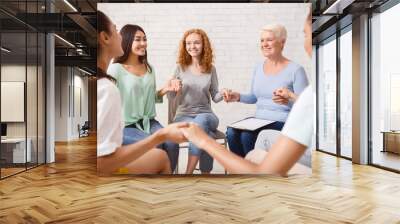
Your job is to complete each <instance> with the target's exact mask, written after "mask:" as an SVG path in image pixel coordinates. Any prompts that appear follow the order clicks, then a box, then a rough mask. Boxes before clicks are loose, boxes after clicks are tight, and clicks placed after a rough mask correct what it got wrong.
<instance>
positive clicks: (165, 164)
mask: <svg viewBox="0 0 400 224" xmlns="http://www.w3.org/2000/svg"><path fill="white" fill-rule="evenodd" d="M153 150H154V154H155V158H156V160H157V161H156V162H157V163H158V164H160V168H161V169H162V170H163V172H164V173H171V163H170V160H169V157H168V154H167V152H166V151H164V150H162V149H159V148H155V149H153Z"/></svg>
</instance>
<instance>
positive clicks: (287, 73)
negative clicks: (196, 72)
mask: <svg viewBox="0 0 400 224" xmlns="http://www.w3.org/2000/svg"><path fill="white" fill-rule="evenodd" d="M286 38H287V32H286V28H285V27H284V26H282V25H278V24H275V25H268V26H265V27H263V29H262V32H261V38H260V41H261V52H262V54H263V56H264V58H265V60H264V61H263V62H262V63H259V64H257V65H256V67H255V69H254V71H253V77H252V83H251V89H250V92H249V93H247V94H243V93H238V92H235V91H232V90H229V89H225V90H224V91H223V95H224V100H225V101H226V102H241V103H246V104H256V105H257V109H256V113H255V117H256V118H258V119H265V120H270V121H274V122H273V123H270V124H268V125H265V126H263V127H261V128H259V129H257V130H254V131H249V130H240V129H235V128H228V130H227V138H228V144H229V148H230V150H231V151H232V152H234V153H235V154H237V155H239V156H241V157H245V156H246V154H247V153H248V152H249V151H251V150H253V149H254V145H255V141H256V139H257V136H258V133H259V132H260V131H262V130H265V129H273V130H278V131H280V130H281V129H282V127H283V126H284V124H285V121H286V118H287V117H288V115H289V112H290V110H291V108H292V105H293V101H295V100H296V98H297V96H298V95H299V94H300V93H301V92H302V91H303V90H304V88H305V87H306V86H307V85H308V80H307V76H306V73H305V71H304V68H303V67H302V66H300V65H298V64H296V63H295V62H293V61H291V60H289V59H288V58H286V57H285V56H283V54H282V51H283V49H284V46H285V43H286Z"/></svg>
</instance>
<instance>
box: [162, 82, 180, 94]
mask: <svg viewBox="0 0 400 224" xmlns="http://www.w3.org/2000/svg"><path fill="white" fill-rule="evenodd" d="M181 88H182V81H181V80H179V79H170V80H168V82H167V84H166V85H165V87H164V91H165V92H179V91H180V90H181Z"/></svg>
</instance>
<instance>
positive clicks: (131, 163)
mask: <svg viewBox="0 0 400 224" xmlns="http://www.w3.org/2000/svg"><path fill="white" fill-rule="evenodd" d="M97 18H98V20H97V21H98V29H97V32H98V33H97V37H98V38H97V39H98V48H97V49H98V54H97V67H98V74H97V78H98V80H97V170H98V171H99V173H101V174H112V173H116V172H118V171H121V172H124V173H125V172H126V173H133V174H156V173H166V174H168V173H171V167H170V163H169V159H168V156H167V154H166V153H165V151H163V150H161V149H158V148H155V147H156V146H157V145H159V144H160V143H162V142H165V141H166V140H170V141H174V142H177V143H179V142H182V141H185V137H184V136H183V135H182V133H181V131H180V130H179V128H181V127H185V126H187V123H177V124H174V125H170V126H168V127H166V128H163V129H160V130H158V131H157V132H155V133H154V134H152V135H151V136H149V137H148V138H146V139H143V140H141V141H139V142H137V143H135V144H130V145H125V146H121V144H122V133H123V123H122V118H121V115H122V114H121V96H120V93H119V91H118V88H117V87H116V86H115V80H114V79H113V78H112V77H111V76H109V75H107V74H106V73H105V72H104V71H107V67H108V65H109V63H110V61H111V59H112V58H115V57H118V56H121V55H122V54H123V50H122V48H121V36H120V35H119V33H118V32H117V29H116V26H115V24H113V23H112V22H111V20H110V19H109V18H108V17H107V16H106V15H105V14H104V13H102V12H100V11H98V14H97Z"/></svg>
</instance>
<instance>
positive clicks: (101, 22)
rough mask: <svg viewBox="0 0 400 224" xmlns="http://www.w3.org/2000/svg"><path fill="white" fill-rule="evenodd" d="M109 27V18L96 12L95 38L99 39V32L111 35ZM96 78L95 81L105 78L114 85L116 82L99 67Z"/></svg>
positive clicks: (110, 23) (98, 48) (100, 49)
mask: <svg viewBox="0 0 400 224" xmlns="http://www.w3.org/2000/svg"><path fill="white" fill-rule="evenodd" d="M111 25H112V22H111V20H110V18H108V16H106V15H105V14H104V13H103V12H102V11H97V37H98V38H99V35H100V33H101V32H105V33H107V34H109V35H111V33H112V32H111V29H110V27H111ZM98 38H97V51H98V54H100V53H101V52H102V51H103V47H102V46H101V45H100V43H99V40H98ZM96 77H97V79H101V78H107V79H109V80H111V81H113V82H114V83H115V82H116V80H115V79H114V78H113V77H112V76H110V75H108V74H107V73H106V72H105V71H103V70H102V69H101V68H99V67H97V73H96Z"/></svg>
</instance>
